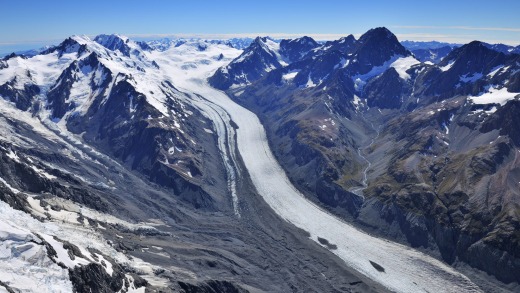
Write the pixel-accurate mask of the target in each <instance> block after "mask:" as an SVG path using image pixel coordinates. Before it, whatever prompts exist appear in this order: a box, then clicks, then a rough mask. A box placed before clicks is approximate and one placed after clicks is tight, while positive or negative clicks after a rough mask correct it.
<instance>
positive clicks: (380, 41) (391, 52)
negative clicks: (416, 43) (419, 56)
mask: <svg viewBox="0 0 520 293" xmlns="http://www.w3.org/2000/svg"><path fill="white" fill-rule="evenodd" d="M356 54H357V56H358V61H359V62H360V64H362V65H363V64H370V65H372V66H379V65H381V64H383V63H384V62H385V61H388V60H389V59H390V58H392V57H393V56H396V55H397V56H403V57H404V56H411V55H412V53H410V51H408V50H406V48H405V47H403V45H401V43H399V41H398V40H397V37H396V36H395V35H394V34H393V33H392V32H390V31H389V30H388V29H387V28H384V27H379V28H375V29H371V30H369V31H367V32H366V33H364V34H363V35H362V36H361V37H360V38H359V40H358V41H357V42H356Z"/></svg>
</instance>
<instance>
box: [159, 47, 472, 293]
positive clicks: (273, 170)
mask: <svg viewBox="0 0 520 293" xmlns="http://www.w3.org/2000/svg"><path fill="white" fill-rule="evenodd" d="M210 48H212V47H210ZM220 49H222V48H220ZM212 50H213V49H209V50H207V51H206V52H200V51H198V50H189V49H188V48H186V47H185V46H180V47H178V48H172V49H170V50H167V51H165V52H153V53H151V55H153V56H151V57H152V58H153V59H155V60H157V62H158V63H159V64H161V67H162V69H163V70H164V71H163V72H164V73H165V74H166V75H167V76H165V78H166V79H168V80H170V81H171V82H172V83H173V84H174V85H175V87H177V88H178V89H180V90H182V91H185V92H186V93H188V94H190V95H191V96H193V97H195V95H200V96H201V97H202V98H196V104H198V105H199V106H198V108H199V109H201V110H202V111H204V109H213V110H211V111H209V112H208V113H206V114H207V116H208V117H211V118H212V119H214V122H215V127H216V128H221V127H222V126H224V127H226V128H227V130H226V131H223V130H222V129H217V132H218V133H220V134H223V133H227V134H230V133H233V131H234V129H232V127H231V125H230V123H229V117H230V118H231V119H232V120H233V121H234V122H235V123H236V125H238V129H236V139H237V141H236V142H237V145H238V153H239V154H240V156H241V157H242V159H243V162H244V164H245V167H246V168H247V171H248V172H249V175H250V177H251V179H252V182H253V184H254V185H255V187H256V189H257V191H258V193H259V194H260V195H261V196H262V197H263V198H264V200H265V201H266V202H267V203H268V204H269V205H270V207H271V208H272V209H273V210H274V211H275V212H276V213H277V214H278V215H279V216H280V217H281V218H283V219H285V220H287V221H288V222H290V223H292V224H294V225H295V226H297V227H299V228H301V229H304V230H306V231H308V232H309V233H310V235H311V236H310V237H311V238H312V240H314V241H316V242H318V237H320V238H324V239H326V240H328V242H329V243H331V244H334V245H336V246H337V249H334V250H331V251H332V252H333V253H334V254H336V255H337V256H338V257H340V258H341V259H342V260H343V261H345V263H346V264H347V265H348V266H349V267H351V268H352V269H353V270H355V271H357V272H359V273H360V274H362V275H364V276H365V277H367V278H369V279H371V280H373V281H375V282H377V283H379V284H381V285H382V286H384V287H386V288H387V289H389V290H391V291H396V292H436V293H439V292H480V291H481V290H480V289H479V288H478V287H477V286H476V285H475V284H473V283H472V282H471V281H470V280H469V279H468V278H467V277H466V276H464V275H462V274H461V273H459V272H457V271H456V270H454V269H453V268H452V267H450V266H448V265H446V264H444V263H443V262H441V261H439V260H437V259H434V258H432V257H430V256H427V255H425V254H423V253H421V252H418V251H416V250H414V249H412V248H409V247H406V246H404V245H400V244H396V243H393V242H391V241H387V240H383V239H380V238H377V237H374V236H370V235H368V234H366V233H364V232H362V231H360V230H358V229H356V228H354V227H353V226H351V225H349V224H348V223H346V222H344V221H342V220H340V219H338V218H336V217H334V216H332V215H331V214H329V213H328V212H326V211H325V210H323V209H322V208H320V207H318V206H316V205H315V204H314V203H312V202H311V201H309V200H307V199H306V198H305V197H304V196H303V195H302V194H301V193H300V192H299V191H298V190H297V189H296V188H295V187H294V186H293V185H292V184H291V183H290V181H289V179H288V178H287V176H286V174H285V172H284V171H283V169H282V168H281V167H280V165H279V164H278V162H277V161H276V159H275V158H274V156H273V154H272V152H271V150H270V148H269V145H268V142H267V138H266V133H265V130H264V128H263V126H262V124H261V123H260V121H259V119H258V118H257V116H256V115H255V114H253V113H252V112H250V111H248V110H247V109H245V108H243V107H241V106H239V105H238V104H236V103H235V102H233V101H232V100H231V99H230V98H229V97H228V96H227V95H226V94H225V93H223V92H221V91H218V90H216V89H214V88H212V87H210V86H209V85H208V84H207V82H206V78H207V77H208V76H209V75H210V74H212V73H213V72H214V71H215V70H216V69H217V68H218V67H219V66H222V65H224V64H225V60H224V61H217V60H216V59H215V58H212V57H213V56H216V52H213V51H212ZM226 50H227V51H224V52H223V54H224V56H226V57H227V58H229V57H236V56H238V53H239V52H238V50H234V49H226ZM228 61H229V59H228ZM194 94H195V95H194ZM201 104H205V106H203V105H201ZM215 114H218V115H223V116H221V117H215ZM226 136H227V138H226V139H227V140H228V144H233V136H231V135H226ZM221 147H222V144H221ZM224 147H225V146H224ZM222 152H223V153H227V154H228V155H226V156H225V157H228V156H229V157H231V158H232V157H233V155H234V154H233V153H232V152H233V149H232V148H226V149H223V150H222ZM235 196H236V198H234V201H238V202H240V194H238V195H235ZM324 249H325V248H324ZM378 265H379V266H378ZM383 269H384V271H383Z"/></svg>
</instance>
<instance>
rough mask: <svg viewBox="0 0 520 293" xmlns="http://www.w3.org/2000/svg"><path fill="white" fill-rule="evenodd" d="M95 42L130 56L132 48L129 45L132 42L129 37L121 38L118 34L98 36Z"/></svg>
mask: <svg viewBox="0 0 520 293" xmlns="http://www.w3.org/2000/svg"><path fill="white" fill-rule="evenodd" d="M94 42H96V43H98V44H100V45H101V46H103V47H105V48H107V49H109V50H112V51H116V50H119V51H120V52H121V53H123V55H126V56H129V55H130V51H131V49H130V47H129V46H128V43H129V42H130V40H129V39H128V38H127V37H124V36H120V35H117V34H112V35H98V36H96V37H95V38H94Z"/></svg>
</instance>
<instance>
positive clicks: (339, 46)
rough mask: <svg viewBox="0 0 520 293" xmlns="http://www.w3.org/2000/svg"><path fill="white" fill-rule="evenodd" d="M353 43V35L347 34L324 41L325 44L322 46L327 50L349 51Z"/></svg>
mask: <svg viewBox="0 0 520 293" xmlns="http://www.w3.org/2000/svg"><path fill="white" fill-rule="evenodd" d="M355 44H356V38H355V37H354V36H353V35H348V36H346V37H342V38H340V39H339V40H334V41H328V42H326V43H325V45H323V48H324V50H327V51H332V50H337V51H340V52H343V53H351V51H352V49H353V48H354V45H355Z"/></svg>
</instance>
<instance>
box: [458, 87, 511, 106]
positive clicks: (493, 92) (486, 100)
mask: <svg viewBox="0 0 520 293" xmlns="http://www.w3.org/2000/svg"><path fill="white" fill-rule="evenodd" d="M518 94H519V93H511V92H509V91H508V90H507V88H505V87H503V88H501V89H497V88H495V87H490V88H489V89H488V90H487V92H483V93H480V95H478V96H469V97H468V98H469V99H470V100H471V101H472V102H473V103H474V104H479V105H485V104H500V105H501V106H503V105H505V104H506V103H507V102H508V101H510V100H513V99H514V98H515V96H517V95H518Z"/></svg>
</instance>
